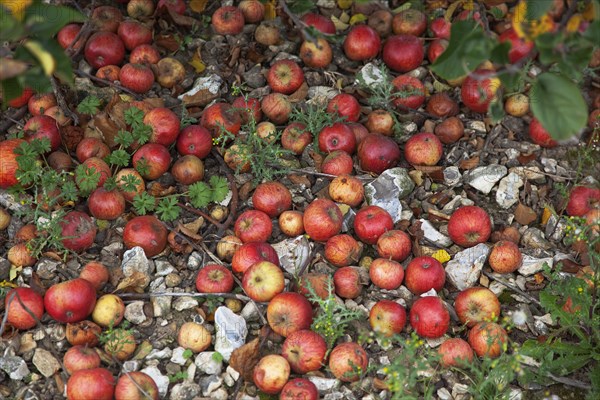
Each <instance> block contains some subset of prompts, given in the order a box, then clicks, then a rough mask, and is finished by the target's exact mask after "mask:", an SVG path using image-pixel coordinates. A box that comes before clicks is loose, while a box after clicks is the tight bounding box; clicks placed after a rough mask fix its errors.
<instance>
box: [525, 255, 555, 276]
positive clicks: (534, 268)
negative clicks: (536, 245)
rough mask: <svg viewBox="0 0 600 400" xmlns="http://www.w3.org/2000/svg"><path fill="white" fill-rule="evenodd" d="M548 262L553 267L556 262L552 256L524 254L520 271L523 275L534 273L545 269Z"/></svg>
mask: <svg viewBox="0 0 600 400" xmlns="http://www.w3.org/2000/svg"><path fill="white" fill-rule="evenodd" d="M546 263H547V264H548V266H549V267H550V268H552V265H553V264H554V259H553V258H552V257H547V258H535V257H531V256H528V255H526V254H523V265H521V267H520V268H519V270H518V271H519V273H520V274H521V275H525V276H529V275H533V274H535V273H537V272H540V271H542V270H543V269H544V264H546Z"/></svg>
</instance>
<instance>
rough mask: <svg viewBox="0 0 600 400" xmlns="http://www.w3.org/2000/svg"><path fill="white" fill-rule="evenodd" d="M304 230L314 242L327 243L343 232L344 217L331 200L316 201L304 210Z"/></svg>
mask: <svg viewBox="0 0 600 400" xmlns="http://www.w3.org/2000/svg"><path fill="white" fill-rule="evenodd" d="M303 220H304V229H305V230H306V233H307V234H308V235H309V236H310V238H311V239H312V240H315V241H317V242H325V241H327V240H329V238H331V237H333V236H335V235H337V234H338V233H340V231H341V230H342V222H343V215H342V211H341V210H340V208H339V207H338V206H337V205H336V204H335V203H334V202H333V201H331V200H328V199H315V200H313V201H312V202H311V203H310V204H309V205H308V206H307V207H306V209H305V210H304V218H303Z"/></svg>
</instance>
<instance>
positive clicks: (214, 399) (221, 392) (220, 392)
mask: <svg viewBox="0 0 600 400" xmlns="http://www.w3.org/2000/svg"><path fill="white" fill-rule="evenodd" d="M210 398H211V400H227V399H228V398H229V393H227V390H226V389H225V388H219V389H217V390H215V391H214V392H212V393H211V394H210Z"/></svg>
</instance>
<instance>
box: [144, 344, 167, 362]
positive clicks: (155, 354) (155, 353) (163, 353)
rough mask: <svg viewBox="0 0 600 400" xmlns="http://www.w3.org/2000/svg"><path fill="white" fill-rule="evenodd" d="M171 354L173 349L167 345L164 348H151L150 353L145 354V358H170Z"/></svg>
mask: <svg viewBox="0 0 600 400" xmlns="http://www.w3.org/2000/svg"><path fill="white" fill-rule="evenodd" d="M172 355H173V350H171V349H170V348H169V347H165V348H164V349H161V350H159V349H152V350H150V353H148V355H147V356H146V360H164V359H167V358H171V356H172Z"/></svg>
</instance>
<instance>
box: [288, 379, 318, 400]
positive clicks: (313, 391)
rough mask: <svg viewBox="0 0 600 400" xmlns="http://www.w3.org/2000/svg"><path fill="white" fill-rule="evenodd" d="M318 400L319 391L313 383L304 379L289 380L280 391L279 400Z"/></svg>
mask: <svg viewBox="0 0 600 400" xmlns="http://www.w3.org/2000/svg"><path fill="white" fill-rule="evenodd" d="M298 399H302V400H319V391H318V390H317V387H316V386H315V384H314V383H312V382H311V381H309V380H308V379H305V378H294V379H290V380H289V381H288V383H286V384H285V386H284V387H283V389H281V394H280V395H279V400H298Z"/></svg>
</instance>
